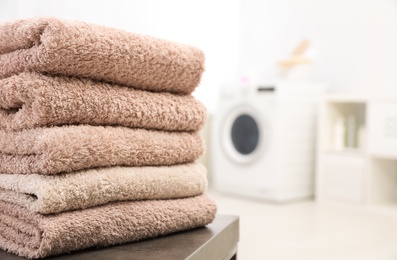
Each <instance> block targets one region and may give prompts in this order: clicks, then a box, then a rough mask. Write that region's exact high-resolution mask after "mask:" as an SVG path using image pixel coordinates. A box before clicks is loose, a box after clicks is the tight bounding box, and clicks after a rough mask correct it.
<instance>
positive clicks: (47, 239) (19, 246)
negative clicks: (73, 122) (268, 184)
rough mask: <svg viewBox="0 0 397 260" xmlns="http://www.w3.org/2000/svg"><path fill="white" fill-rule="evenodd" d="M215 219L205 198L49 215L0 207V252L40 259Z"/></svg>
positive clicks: (113, 205)
mask: <svg viewBox="0 0 397 260" xmlns="http://www.w3.org/2000/svg"><path fill="white" fill-rule="evenodd" d="M215 214H216V206H215V204H214V202H213V201H212V200H210V199H209V198H208V197H207V196H206V195H200V196H197V197H191V198H186V199H175V200H146V201H134V202H117V203H111V204H107V205H104V206H99V207H94V208H89V209H85V210H77V211H69V212H64V213H59V214H52V215H40V214H37V213H32V212H30V211H28V210H26V209H24V208H21V207H19V206H17V205H14V204H11V203H6V202H0V230H1V232H0V248H1V249H3V250H6V251H9V252H12V253H15V254H17V255H19V256H23V257H29V258H41V257H45V256H49V255H57V254H62V253H65V252H70V251H74V250H79V249H83V248H88V247H92V246H109V245H114V244H120V243H126V242H131V241H137V240H142V239H145V238H152V237H156V236H161V235H165V234H168V233H172V232H176V231H181V230H187V229H191V228H195V227H198V226H203V225H206V224H209V223H210V222H212V221H213V219H214V218H215Z"/></svg>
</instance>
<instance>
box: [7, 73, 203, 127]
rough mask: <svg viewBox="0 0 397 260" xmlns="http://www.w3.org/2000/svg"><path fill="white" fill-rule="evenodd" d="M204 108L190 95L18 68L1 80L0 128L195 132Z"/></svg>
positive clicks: (201, 120)
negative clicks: (99, 127) (88, 127)
mask: <svg viewBox="0 0 397 260" xmlns="http://www.w3.org/2000/svg"><path fill="white" fill-rule="evenodd" d="M205 116H206V111H205V107H204V106H203V105H202V104H201V103H200V102H199V101H197V100H196V99H195V98H194V97H193V96H191V95H185V96H180V95H174V94H170V93H153V92H148V91H142V90H135V89H132V88H127V87H121V86H116V85H110V84H106V83H99V82H96V81H92V80H88V79H79V78H68V77H48V76H44V75H40V74H36V73H22V74H19V75H15V76H12V77H9V78H6V79H2V80H0V129H7V130H21V129H25V128H36V127H42V126H50V125H65V124H89V125H121V126H127V127H136V128H146V129H159V130H171V131H174V130H176V131H196V130H199V129H200V128H201V127H202V125H203V123H204V121H205Z"/></svg>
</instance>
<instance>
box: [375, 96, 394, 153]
mask: <svg viewBox="0 0 397 260" xmlns="http://www.w3.org/2000/svg"><path fill="white" fill-rule="evenodd" d="M368 121H369V122H368V124H369V126H370V130H371V131H369V141H370V143H369V152H370V153H371V154H373V155H381V156H382V155H383V156H387V157H389V156H393V157H396V158H397V103H391V102H375V101H374V102H371V103H370V104H369V106H368Z"/></svg>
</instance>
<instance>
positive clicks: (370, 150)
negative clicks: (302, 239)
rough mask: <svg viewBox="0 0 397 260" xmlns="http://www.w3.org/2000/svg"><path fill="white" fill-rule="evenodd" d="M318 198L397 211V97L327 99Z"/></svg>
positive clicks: (321, 117)
mask: <svg viewBox="0 0 397 260" xmlns="http://www.w3.org/2000/svg"><path fill="white" fill-rule="evenodd" d="M316 199H317V200H318V201H319V202H325V201H332V202H343V203H350V204H356V205H365V206H369V207H384V206H387V207H386V208H388V209H394V210H395V211H396V213H397V99H392V98H390V97H386V98H379V97H373V96H371V95H368V96H361V97H357V96H335V95H328V96H326V97H325V98H324V100H323V102H322V106H321V111H320V113H319V132H318V149H317V174H316Z"/></svg>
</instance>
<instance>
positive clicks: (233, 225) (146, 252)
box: [0, 215, 239, 260]
mask: <svg viewBox="0 0 397 260" xmlns="http://www.w3.org/2000/svg"><path fill="white" fill-rule="evenodd" d="M238 239H239V218H238V216H231V215H217V216H216V218H215V220H214V221H213V222H212V223H211V224H209V225H207V226H206V227H201V228H196V229H193V230H188V231H183V232H177V233H173V234H170V235H167V236H162V237H157V238H153V239H147V240H143V241H140V242H133V243H128V244H122V245H117V246H111V247H107V248H100V249H97V248H89V249H85V250H81V251H76V252H72V253H70V254H64V255H59V256H54V257H47V258H45V259H56V260H83V259H84V260H87V259H95V260H102V259H103V260H105V259H106V260H108V259H117V260H123V259H167V260H168V259H189V260H196V259H197V260H201V259H206V260H211V259H214V260H215V259H217V260H218V259H230V258H231V257H233V256H234V255H235V254H236V253H237V242H238ZM0 259H1V260H17V259H26V258H22V257H18V256H16V255H13V254H9V253H6V252H4V251H2V250H0Z"/></svg>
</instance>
